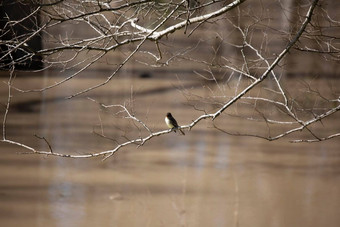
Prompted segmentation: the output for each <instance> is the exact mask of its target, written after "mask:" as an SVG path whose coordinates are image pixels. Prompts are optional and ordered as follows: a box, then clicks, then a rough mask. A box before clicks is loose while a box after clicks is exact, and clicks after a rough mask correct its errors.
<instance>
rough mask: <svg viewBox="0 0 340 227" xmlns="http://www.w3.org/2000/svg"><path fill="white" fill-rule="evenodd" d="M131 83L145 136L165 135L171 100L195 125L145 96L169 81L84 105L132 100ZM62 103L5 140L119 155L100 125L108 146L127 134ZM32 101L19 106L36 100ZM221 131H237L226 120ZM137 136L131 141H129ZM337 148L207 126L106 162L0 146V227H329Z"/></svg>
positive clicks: (102, 93)
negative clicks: (99, 132)
mask: <svg viewBox="0 0 340 227" xmlns="http://www.w3.org/2000/svg"><path fill="white" fill-rule="evenodd" d="M49 79H50V80H52V81H53V80H54V79H53V77H52V78H49ZM92 80H93V79H82V80H80V81H75V82H74V84H72V83H71V84H70V85H69V86H70V89H74V88H78V86H82V85H84V84H85V85H88V84H89V83H92V82H93V81H92ZM22 82H23V83H25V79H23V81H22ZM186 82H187V83H188V84H192V83H193V82H194V81H190V80H189V79H188V80H187V81H186ZM131 83H132V84H133V86H134V88H135V89H136V90H138V88H139V89H140V90H141V93H142V94H143V95H141V96H139V97H136V100H137V101H136V105H135V111H136V114H140V115H139V116H140V117H142V118H143V114H144V113H145V112H144V111H145V109H146V108H148V109H149V111H148V113H149V115H148V118H147V119H146V118H143V120H145V122H147V123H148V124H150V125H151V126H152V129H153V130H155V131H156V130H160V129H165V128H166V126H165V124H164V122H163V121H164V114H165V113H166V112H167V109H168V108H169V106H168V104H166V105H165V104H164V103H165V102H164V100H165V99H171V100H176V101H174V105H173V106H171V108H172V112H174V113H176V114H175V115H176V116H178V117H177V118H178V121H179V122H182V123H185V122H186V123H187V122H191V120H192V117H191V114H190V113H191V112H190V111H191V109H190V108H189V107H186V106H184V105H181V104H179V103H182V102H185V100H184V98H183V96H181V94H179V93H178V91H177V90H176V89H169V90H167V91H166V92H160V93H159V94H158V98H157V99H155V98H154V93H152V92H151V93H148V92H147V89H148V85H150V83H157V84H159V86H160V87H162V86H164V87H165V86H169V84H174V83H175V81H166V80H164V81H159V80H158V81H155V80H153V79H152V78H148V81H145V80H143V79H136V78H133V79H132V81H129V82H128V83H127V82H126V81H120V80H117V81H116V83H114V84H113V85H112V86H111V87H105V88H102V89H100V90H98V91H96V92H93V93H91V94H89V96H90V97H96V99H98V100H99V101H105V102H108V103H107V104H114V103H116V102H119V101H121V98H122V97H127V98H129V97H130V93H129V92H126V91H127V90H128V91H129V89H127V87H130V86H131ZM137 84H138V86H137ZM143 89H144V90H143ZM66 91H67V90H66ZM112 93H114V94H115V95H112ZM61 94H65V91H64V90H58V89H55V90H54V91H53V92H51V93H48V94H45V93H42V94H40V95H41V96H42V97H39V98H40V99H41V100H42V105H40V107H41V109H40V112H39V113H37V112H35V113H28V112H25V113H22V112H21V113H20V112H13V114H12V115H11V116H12V118H11V119H10V121H9V125H10V127H17V126H18V125H20V124H21V123H22V121H20V119H22V118H24V117H29V119H30V120H32V123H31V124H33V125H36V124H37V125H39V127H23V128H22V129H21V131H20V133H17V134H16V133H14V132H12V134H11V135H10V136H11V137H14V138H16V139H18V140H23V141H26V142H28V143H32V144H33V145H34V143H35V145H37V146H41V147H44V148H46V144H45V143H44V141H41V140H37V139H35V140H32V135H34V134H39V135H44V136H46V138H48V139H49V140H50V141H51V145H52V146H53V148H54V149H56V150H59V151H62V152H85V153H86V152H90V151H94V150H98V149H102V150H103V149H107V148H112V147H113V146H115V143H114V142H113V141H109V140H105V139H103V138H100V137H97V136H95V135H94V134H93V133H92V130H93V127H94V126H95V127H97V126H98V124H99V116H100V119H101V121H102V122H103V125H104V130H105V135H107V136H110V137H115V136H117V135H119V132H120V131H119V128H120V129H121V128H123V129H124V128H125V127H126V128H129V129H133V127H131V125H124V123H123V122H124V121H123V120H122V119H121V118H115V117H114V116H112V113H110V112H104V111H102V110H100V109H98V106H96V105H94V104H93V103H92V102H89V101H87V100H86V99H85V98H76V99H73V100H63V99H62V98H60V97H61V96H62V95H61ZM33 96H34V97H33ZM33 96H32V97H30V96H29V97H27V96H25V97H19V98H18V99H19V100H17V101H18V102H19V101H20V102H23V103H24V102H29V101H30V100H31V99H33V98H34V99H37V97H36V96H37V94H34V95H33ZM116 96H117V97H116ZM118 96H119V97H118ZM53 97H54V99H53ZM56 97H57V98H56ZM20 99H22V100H20ZM47 100H49V101H47ZM53 100H55V101H53ZM150 100H151V101H152V102H150ZM31 107H32V106H31ZM33 110H36V106H34V105H33ZM151 119H152V120H151ZM337 121H338V120H337V119H334V122H333V123H334V125H335V123H337ZM225 125H227V126H228V127H241V126H242V125H243V123H242V122H241V121H240V120H235V119H233V120H232V122H231V121H230V120H229V121H228V120H227V121H226V122H225ZM139 133H140V131H138V130H135V131H133V130H132V132H131V134H129V135H128V136H131V137H133V136H136V135H139ZM118 139H119V140H124V138H118ZM339 148H340V142H339V140H332V141H328V142H325V143H316V144H290V143H287V142H286V141H277V142H267V141H263V140H259V139H255V138H249V137H232V136H228V135H225V134H223V133H220V132H217V131H216V130H213V129H212V128H211V127H209V123H206V124H205V123H204V124H202V125H201V126H199V127H197V128H194V129H193V130H192V131H190V132H187V133H186V135H185V136H180V135H179V134H175V133H171V134H168V135H166V136H162V137H159V138H155V139H154V140H153V141H151V142H150V143H147V144H145V145H144V146H143V147H140V148H138V149H136V146H131V147H129V148H126V149H124V150H122V151H121V152H119V153H117V155H116V156H115V157H113V158H112V159H109V160H107V161H105V162H101V161H100V159H88V160H79V159H78V160H74V159H60V158H53V157H41V156H27V155H17V154H16V152H17V151H18V149H17V148H15V147H12V146H8V145H2V152H4V154H3V155H2V156H1V157H0V163H1V166H0V168H1V171H0V182H1V183H0V200H1V203H0V210H1V213H2V214H0V215H1V221H2V223H3V225H4V226H22V225H25V226H141V225H143V226H144V225H146V226H255V227H257V226H259V227H262V226H336V225H337V224H338V223H339V222H340V219H339V215H338V210H339V208H340V205H339V204H340V197H339V196H338V195H339V193H340V189H339V188H340V187H339V186H340V180H339V173H340V155H339V153H338V151H339ZM141 223H142V224H141Z"/></svg>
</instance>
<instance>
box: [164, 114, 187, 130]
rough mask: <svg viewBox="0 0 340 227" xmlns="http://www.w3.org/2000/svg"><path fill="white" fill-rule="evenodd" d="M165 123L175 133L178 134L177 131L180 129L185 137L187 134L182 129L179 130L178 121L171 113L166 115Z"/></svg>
mask: <svg viewBox="0 0 340 227" xmlns="http://www.w3.org/2000/svg"><path fill="white" fill-rule="evenodd" d="M165 123H166V125H167V126H168V127H169V128H171V129H173V130H174V131H175V132H176V129H178V130H179V131H180V132H181V133H182V134H183V135H185V133H184V132H183V131H182V129H180V128H179V126H178V124H177V121H176V120H175V118H174V117H173V116H172V115H171V113H167V114H166V117H165Z"/></svg>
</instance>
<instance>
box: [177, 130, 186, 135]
mask: <svg viewBox="0 0 340 227" xmlns="http://www.w3.org/2000/svg"><path fill="white" fill-rule="evenodd" d="M178 130H179V131H180V132H181V133H182V135H183V136H185V133H184V132H183V131H182V129H180V128H179V129H178Z"/></svg>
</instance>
